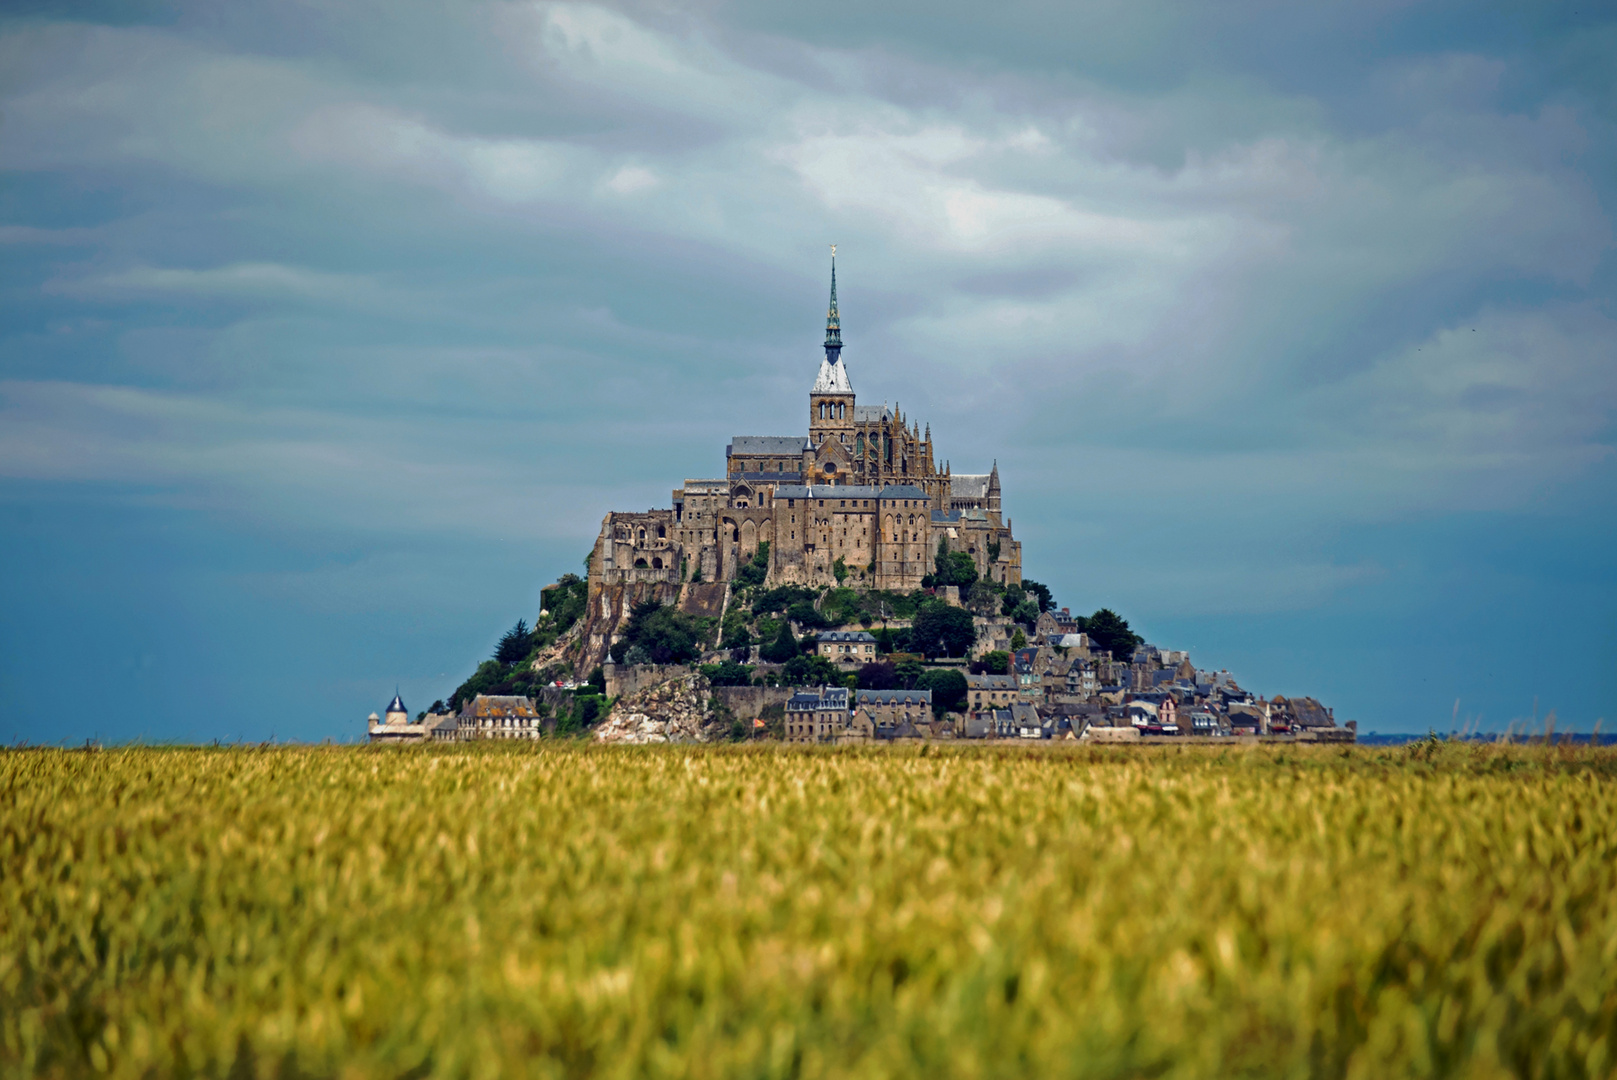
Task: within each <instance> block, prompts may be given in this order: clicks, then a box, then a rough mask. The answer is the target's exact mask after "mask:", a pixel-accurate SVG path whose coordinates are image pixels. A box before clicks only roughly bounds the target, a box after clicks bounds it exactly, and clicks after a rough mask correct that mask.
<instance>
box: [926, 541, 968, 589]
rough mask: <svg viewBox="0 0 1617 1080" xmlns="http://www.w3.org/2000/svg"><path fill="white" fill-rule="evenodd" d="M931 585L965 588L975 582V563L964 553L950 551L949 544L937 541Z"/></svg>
mask: <svg viewBox="0 0 1617 1080" xmlns="http://www.w3.org/2000/svg"><path fill="white" fill-rule="evenodd" d="M933 566H934V570H933V573H932V583H933V585H935V586H937V585H958V586H960V587H961V588H966V587H967V586H969V585H971V584H972V583H973V582H975V581H976V580H977V563H976V561H975V560H974V559H973V558H972V557H971V556H970V555H968V554H966V553H965V552H964V551H950V550H949V542H948V541H947V540H945V539H942V538H941V537H940V538H939V539H938V554H937V557H936V558H935V559H933Z"/></svg>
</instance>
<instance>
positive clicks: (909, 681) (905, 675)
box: [893, 660, 926, 690]
mask: <svg viewBox="0 0 1617 1080" xmlns="http://www.w3.org/2000/svg"><path fill="white" fill-rule="evenodd" d="M893 674H894V675H895V676H897V678H898V682H899V685H900V686H902V687H903V688H904V689H905V690H910V689H913V688H914V686H915V681H916V680H917V679H919V678H920V677H921V676H922V675H924V674H926V668H925V667H924V666H922V664H921V662H920V661H919V660H900V661H899V662H898V663H896V664H894V665H893Z"/></svg>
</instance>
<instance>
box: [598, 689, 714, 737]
mask: <svg viewBox="0 0 1617 1080" xmlns="http://www.w3.org/2000/svg"><path fill="white" fill-rule="evenodd" d="M712 694H713V688H712V686H711V685H710V684H709V683H708V681H707V678H706V677H705V676H703V675H699V674H695V673H692V674H690V675H684V676H681V677H680V678H677V679H671V680H670V681H668V682H665V683H659V684H657V685H656V686H648V687H646V688H645V689H644V690H640V691H637V692H636V693H633V694H630V695H629V696H628V697H626V698H623V699H622V700H621V701H619V702H618V703H617V705H616V706H614V707H613V709H612V712H611V713H610V714H608V716H607V718H606V719H605V720H604V721H602V723H601V726H600V727H598V728H596V729H595V738H596V739H597V740H598V741H599V742H605V743H677V742H708V741H709V740H710V739H711V738H712V737H713V732H712V731H710V730H709V729H710V727H712V726H713V712H712V709H711V708H709V705H708V702H709V700H710V699H711V697H712Z"/></svg>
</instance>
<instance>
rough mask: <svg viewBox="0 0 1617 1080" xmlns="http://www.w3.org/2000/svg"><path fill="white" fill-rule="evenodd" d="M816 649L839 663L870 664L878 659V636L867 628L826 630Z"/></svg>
mask: <svg viewBox="0 0 1617 1080" xmlns="http://www.w3.org/2000/svg"><path fill="white" fill-rule="evenodd" d="M814 651H815V652H817V653H819V654H820V655H821V656H823V657H825V658H826V659H827V660H831V661H834V662H835V663H838V664H868V663H871V662H872V661H874V660H875V659H876V637H875V635H873V634H871V633H870V632H869V631H866V630H825V631H822V632H821V633H820V636H819V638H818V639H816V642H815V646H814Z"/></svg>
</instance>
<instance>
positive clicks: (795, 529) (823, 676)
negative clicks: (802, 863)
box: [368, 264, 1355, 743]
mask: <svg viewBox="0 0 1617 1080" xmlns="http://www.w3.org/2000/svg"><path fill="white" fill-rule="evenodd" d="M824 349H825V356H824V359H822V360H821V361H820V367H819V371H818V373H817V375H816V377H815V379H814V382H813V385H812V387H811V389H810V390H809V400H808V434H807V435H737V436H735V437H733V438H732V439H731V440H730V443H729V445H728V446H726V447H725V461H724V475H723V476H720V477H714V478H697V479H686V480H685V481H684V482H683V483H682V484H681V485H680V486H679V487H677V488H674V489H673V491H672V494H671V498H670V505H669V506H668V507H666V508H653V509H649V510H645V511H643V512H638V513H636V512H616V511H614V512H612V513H609V514H607V515H606V517H605V518H604V519H603V520H602V522H601V531H600V533H599V535H598V536H597V538H596V541H595V546H594V548H593V549H592V550H591V552H590V555H589V557H588V560H587V562H588V573H587V576H586V577H585V578H580V577H578V576H577V575H572V574H568V575H565V576H563V577H562V578H561V579H560V580H559V581H557V582H556V583H555V584H553V585H550V586H547V587H546V588H545V589H544V590H543V601H542V608H541V611H540V613H539V617H538V618H537V620H536V621H535V623H534V625H533V626H532V627H531V628H530V627H529V626H528V625H527V623H526V622H525V621H519V622H518V623H517V625H516V626H515V627H513V628H512V629H511V630H510V631H509V632H508V633H507V634H506V635H505V637H504V638H502V639H501V641H500V644H499V647H498V649H497V650H496V653H495V655H494V656H493V657H492V658H491V659H490V660H488V661H485V662H484V663H483V664H482V665H481V666H480V667H479V668H478V670H477V672H476V673H474V674H473V675H472V677H471V678H470V679H468V680H467V681H466V682H465V683H463V684H462V685H461V686H460V687H459V688H458V689H457V690H456V691H455V692H454V694H452V695H451V697H450V700H449V701H448V702H444V701H438V702H434V703H433V706H432V708H431V709H430V710H423V711H422V712H420V713H417V714H416V715H415V716H414V717H412V716H411V715H410V714H409V711H408V710H407V709H406V707H405V705H404V703H403V701H402V699H401V698H400V697H399V696H398V695H395V696H394V698H393V701H392V702H391V703H390V704H389V705H388V707H387V711H386V714H385V716H382V717H378V716H377V715H376V714H375V713H372V714H371V716H370V718H369V721H368V729H369V733H370V737H371V739H372V740H373V741H378V742H423V741H432V740H443V739H456V740H468V739H530V738H538V737H541V736H543V735H547V734H560V735H569V734H570V735H577V736H590V737H594V738H596V739H599V740H601V741H606V742H664V741H682V740H684V741H709V740H721V739H753V738H773V739H779V740H784V741H786V742H793V743H849V742H882V741H919V740H928V739H987V740H994V739H1015V740H1057V739H1059V740H1087V741H1097V742H1124V741H1128V742H1134V741H1142V740H1145V741H1155V740H1158V739H1188V738H1206V739H1223V738H1235V737H1244V738H1256V739H1301V740H1310V741H1322V740H1329V741H1352V740H1353V739H1354V737H1355V733H1354V725H1353V724H1351V723H1350V724H1347V725H1346V726H1340V725H1338V724H1337V723H1336V719H1335V717H1334V715H1333V714H1332V712H1331V710H1330V709H1328V708H1325V707H1324V706H1321V705H1320V704H1319V703H1318V702H1317V701H1315V700H1313V699H1312V698H1299V699H1287V698H1283V697H1273V698H1269V699H1264V698H1262V697H1261V696H1258V695H1256V694H1253V693H1251V692H1249V691H1248V690H1246V689H1244V688H1243V687H1241V686H1240V685H1239V684H1238V683H1237V682H1236V680H1235V679H1234V678H1233V677H1232V676H1231V675H1230V674H1229V672H1227V671H1209V670H1204V669H1201V668H1198V667H1196V666H1195V665H1194V664H1193V663H1192V662H1191V659H1190V657H1189V656H1188V655H1187V654H1186V653H1184V652H1180V651H1174V650H1170V649H1162V648H1158V647H1157V646H1155V645H1152V644H1149V643H1147V642H1145V641H1143V640H1142V639H1141V638H1140V637H1139V636H1138V635H1136V634H1135V633H1134V632H1133V631H1132V630H1131V629H1130V628H1129V625H1128V623H1127V621H1126V620H1124V619H1123V618H1121V617H1120V616H1118V615H1117V614H1115V613H1114V612H1112V611H1110V610H1106V609H1102V610H1100V611H1097V612H1095V613H1094V614H1092V615H1090V616H1082V615H1074V614H1072V613H1071V612H1070V611H1069V610H1068V609H1067V608H1059V609H1058V608H1057V607H1056V606H1055V600H1054V597H1053V596H1052V595H1051V592H1050V590H1049V589H1048V588H1046V587H1045V586H1043V585H1041V584H1039V583H1037V582H1034V581H1030V580H1024V578H1023V576H1022V548H1021V544H1020V543H1019V542H1018V541H1017V540H1016V539H1015V537H1014V536H1013V534H1012V529H1011V519H1010V518H1008V517H1006V516H1004V509H1003V495H1002V492H1001V487H1000V476H999V468H998V465H997V463H996V464H994V465H993V466H992V467H991V468H990V469H989V471H988V472H986V473H956V472H954V471H953V468H952V466H951V464H950V463H949V462H948V461H947V460H944V461H943V462H942V463H941V465H940V463H939V459H938V455H937V454H936V451H935V449H934V446H933V440H932V431H931V426H930V425H925V426H924V427H923V425H921V424H919V423H918V422H916V421H915V420H913V419H911V418H909V417H907V416H905V415H904V414H903V412H901V411H900V410H899V408H898V406H897V405H896V404H895V405H893V406H892V407H889V406H887V405H885V404H883V405H861V404H859V403H858V401H857V399H856V396H855V393H854V389H853V383H852V380H851V379H850V377H849V374H848V371H847V368H846V367H845V365H844V364H843V361H842V332H841V321H840V316H839V313H838V310H837V292H836V269H835V265H834V264H833V267H832V271H831V300H830V307H829V310H828V312H827V318H826V336H825V344H824Z"/></svg>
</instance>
